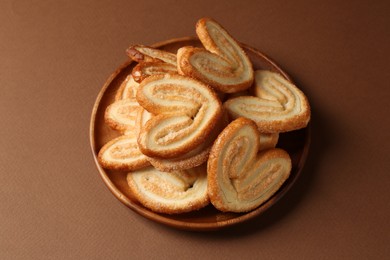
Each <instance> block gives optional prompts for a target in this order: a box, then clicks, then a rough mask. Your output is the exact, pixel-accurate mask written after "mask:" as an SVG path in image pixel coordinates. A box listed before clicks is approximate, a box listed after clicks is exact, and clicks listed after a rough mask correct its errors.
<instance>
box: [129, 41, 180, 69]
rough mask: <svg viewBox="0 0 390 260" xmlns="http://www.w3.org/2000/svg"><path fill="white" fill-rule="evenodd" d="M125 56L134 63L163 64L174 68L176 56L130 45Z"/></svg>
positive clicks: (154, 49)
mask: <svg viewBox="0 0 390 260" xmlns="http://www.w3.org/2000/svg"><path fill="white" fill-rule="evenodd" d="M126 54H127V56H129V57H130V58H131V59H132V60H134V61H136V62H161V61H163V62H165V63H169V64H171V65H174V66H176V63H177V59H176V54H173V53H171V52H167V51H163V50H159V49H156V48H152V47H148V46H144V45H132V46H130V47H129V48H127V50H126Z"/></svg>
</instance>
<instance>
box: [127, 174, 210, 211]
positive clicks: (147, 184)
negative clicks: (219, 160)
mask: <svg viewBox="0 0 390 260" xmlns="http://www.w3.org/2000/svg"><path fill="white" fill-rule="evenodd" d="M127 182H128V184H129V187H130V190H131V192H132V193H133V194H134V196H135V198H136V199H137V200H138V201H139V202H140V203H141V204H142V205H144V206H145V207H146V208H149V209H151V210H152V211H154V212H158V213H166V214H177V213H184V212H190V211H194V210H198V209H200V208H203V207H204V206H206V205H207V204H209V199H208V195H207V174H206V169H205V167H197V168H193V169H190V170H184V171H177V172H170V173H168V172H161V171H159V170H157V169H155V168H153V167H147V168H144V169H141V170H138V171H133V172H129V173H128V175H127Z"/></svg>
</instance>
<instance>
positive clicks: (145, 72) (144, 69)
mask: <svg viewBox="0 0 390 260" xmlns="http://www.w3.org/2000/svg"><path fill="white" fill-rule="evenodd" d="M166 73H170V74H177V73H178V72H177V68H176V66H175V65H172V64H169V63H165V62H141V63H139V64H137V65H136V66H135V67H134V68H133V70H132V72H131V75H132V76H133V78H134V80H135V81H136V82H138V83H141V82H142V81H143V80H144V79H146V78H147V77H149V76H151V75H159V74H166Z"/></svg>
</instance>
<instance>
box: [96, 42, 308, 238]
mask: <svg viewBox="0 0 390 260" xmlns="http://www.w3.org/2000/svg"><path fill="white" fill-rule="evenodd" d="M186 45H190V46H201V44H200V42H199V40H198V39H197V38H193V37H187V38H179V39H172V40H168V41H165V42H161V43H157V44H155V45H154V47H157V48H160V49H163V50H167V51H171V52H176V50H177V49H178V48H180V47H182V46H186ZM242 46H243V48H244V49H245V51H246V52H247V54H248V56H249V58H250V59H251V61H252V63H253V67H254V69H268V70H272V71H276V72H278V73H280V74H282V75H283V76H284V77H286V78H287V79H289V80H291V79H290V77H289V76H288V75H287V74H286V73H285V72H284V71H283V70H282V69H280V68H279V67H278V66H277V65H276V64H275V63H274V62H273V61H272V60H270V59H269V58H268V57H266V56H265V55H264V54H262V53H261V52H259V51H258V50H256V49H254V48H252V47H249V46H247V45H245V44H242ZM133 67H134V62H131V61H130V60H129V61H127V62H126V63H125V64H123V65H122V66H120V67H119V68H118V69H117V70H116V71H115V72H114V73H113V74H112V75H111V76H110V77H109V78H108V79H107V81H106V83H105V84H104V86H103V88H102V89H101V90H100V92H99V94H98V96H97V99H96V102H95V105H94V107H93V110H92V116H91V122H90V142H91V148H92V152H93V156H94V159H95V163H96V166H97V169H98V170H99V173H100V176H101V177H102V179H103V181H104V183H105V184H106V186H107V187H108V189H109V190H110V191H111V192H112V193H113V194H114V196H115V197H117V198H118V199H119V200H120V201H121V202H122V203H123V204H125V205H126V206H127V207H129V208H130V209H132V210H133V211H135V212H136V213H138V214H140V215H142V216H144V217H146V218H148V219H150V220H152V221H155V222H158V223H162V224H165V225H168V226H171V227H175V228H179V229H186V230H202V231H203V230H217V229H221V228H225V227H229V226H232V225H235V224H238V223H242V222H245V221H247V220H249V219H251V218H254V217H256V216H258V215H260V214H262V213H263V212H264V211H265V210H267V209H268V208H270V207H271V206H272V205H273V204H275V203H276V202H277V201H278V200H279V199H280V198H281V197H282V196H283V195H284V194H285V193H286V192H287V191H288V190H289V188H290V187H291V186H292V185H293V184H294V182H295V180H296V179H297V177H298V176H299V174H300V173H301V170H302V168H303V165H304V163H305V160H306V157H307V153H308V148H309V143H310V128H309V127H307V128H305V129H301V130H298V131H293V132H289V133H284V134H281V135H280V138H279V143H278V147H281V148H283V149H285V150H286V151H287V152H288V153H289V154H290V156H291V159H292V165H293V167H292V172H291V174H290V177H289V178H288V179H287V181H286V182H285V183H284V184H283V186H282V187H281V188H280V189H279V190H278V191H277V192H276V193H275V194H274V196H272V197H271V198H270V199H269V200H268V201H266V202H265V203H264V204H262V205H261V206H259V207H258V208H256V209H255V210H253V211H251V212H248V213H242V214H238V213H223V212H220V211H218V210H216V209H215V208H214V207H213V206H212V205H209V206H207V207H206V208H203V209H201V210H199V211H196V212H191V213H185V214H178V215H166V214H158V213H154V212H152V211H150V210H149V209H147V208H145V207H143V206H142V205H141V204H139V203H138V202H137V201H136V200H135V199H134V197H133V196H132V194H131V192H130V191H129V188H128V185H127V181H126V173H125V172H115V171H109V170H105V169H103V168H102V167H101V166H100V165H99V163H98V161H97V154H98V152H99V150H100V148H101V147H102V146H103V145H104V144H105V143H107V142H108V141H109V140H112V139H113V138H115V137H117V136H118V135H119V134H118V133H117V132H115V131H113V130H111V128H109V127H108V126H107V125H106V124H105V123H104V112H105V110H106V107H107V106H108V105H109V104H111V103H112V102H113V101H114V97H115V93H116V90H117V89H118V88H119V86H120V84H121V83H122V82H123V80H124V79H125V78H126V76H127V75H128V74H129V73H131V70H132V68H133Z"/></svg>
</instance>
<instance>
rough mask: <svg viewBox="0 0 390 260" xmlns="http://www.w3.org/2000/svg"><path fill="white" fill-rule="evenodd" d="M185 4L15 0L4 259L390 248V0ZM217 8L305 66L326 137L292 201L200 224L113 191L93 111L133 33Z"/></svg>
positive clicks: (1, 76) (0, 246)
mask: <svg viewBox="0 0 390 260" xmlns="http://www.w3.org/2000/svg"><path fill="white" fill-rule="evenodd" d="M114 2H115V3H114ZM182 2H184V1H173V0H164V1H162V0H159V1H131V0H130V1H108V0H107V1H92V0H91V1H24V0H13V1H12V0H1V1H0V122H1V126H0V201H1V202H0V258H1V259H129V258H135V257H138V258H139V257H141V256H142V257H144V258H170V257H172V258H173V257H177V259H191V258H192V259H195V258H204V259H206V258H209V259H217V258H222V257H226V258H238V257H240V258H242V259H246V258H251V259H254V258H261V259H270V258H272V259H298V258H299V259H384V258H385V257H386V256H388V255H390V249H389V245H388V243H389V240H390V224H389V218H390V196H389V195H390V192H389V190H390V189H389V187H388V186H389V184H390V160H389V159H390V158H389V152H390V142H389V140H390V134H389V132H390V131H389V130H390V129H389V126H390V119H389V118H390V117H389V115H388V113H389V111H390V110H389V105H388V100H389V99H390V85H389V82H390V73H389V62H390V59H389V58H390V50H389V48H390V47H389V46H390V35H389V32H390V18H389V17H390V16H389V13H390V12H389V11H390V4H388V3H389V2H388V1H367V3H364V1H360V2H357V1H356V2H355V1H339V0H336V1H322V2H316V1H309V0H299V1H219V2H214V1H210V0H197V1H193V2H192V3H186V4H184V3H182ZM340 2H341V3H340ZM203 16H210V17H213V18H215V19H216V20H218V21H219V22H220V23H222V24H223V25H224V27H225V28H227V29H228V30H229V31H230V32H231V34H232V35H234V36H235V37H236V38H237V39H239V40H240V41H242V42H244V43H247V44H249V45H251V46H253V47H255V48H257V49H259V50H261V51H263V52H264V53H266V54H268V55H269V56H270V57H271V58H273V59H274V60H275V61H276V62H277V63H278V64H279V65H280V66H281V67H282V68H283V69H285V70H286V71H287V72H288V73H289V74H290V75H291V76H292V78H293V79H294V80H295V81H296V82H297V84H298V85H299V86H300V88H301V89H302V90H303V91H304V92H305V93H306V94H307V96H308V97H309V99H310V101H311V104H312V108H313V117H312V126H313V128H312V129H313V139H312V146H311V150H310V154H309V158H308V162H307V165H306V167H305V169H304V171H303V173H302V175H301V177H300V179H299V180H298V182H297V183H296V185H295V186H294V187H293V188H292V189H291V190H290V191H289V192H288V193H287V195H286V196H285V197H283V199H282V200H281V201H280V202H279V203H278V204H277V205H275V206H274V207H272V208H271V209H270V210H269V211H268V212H266V213H265V214H263V215H262V216H260V217H258V218H256V219H255V220H253V221H251V222H249V223H248V224H246V225H241V226H238V227H234V228H231V229H228V230H224V231H218V232H211V233H194V232H184V231H178V230H175V229H172V228H168V227H165V226H162V225H160V224H156V223H153V222H151V221H149V220H146V219H144V218H142V217H140V216H139V215H137V214H135V213H134V212H132V211H131V210H129V209H127V208H126V207H124V206H123V205H122V204H121V203H120V202H119V201H118V200H117V199H116V198H115V197H114V196H113V195H112V194H111V193H110V192H109V191H108V189H107V188H106V187H105V186H104V184H103V182H102V180H101V179H100V177H99V174H98V171H97V170H96V167H95V165H94V162H93V158H92V153H91V150H90V144H89V120H90V115H91V110H92V106H93V104H94V101H95V98H96V95H97V93H98V92H99V90H100V88H101V86H102V85H103V84H104V82H105V80H106V79H107V77H108V76H109V75H110V74H111V72H113V71H114V70H115V68H116V67H118V66H119V65H120V64H122V63H123V62H124V61H125V60H126V59H127V58H126V56H125V52H124V50H125V49H126V47H127V46H128V45H130V44H132V43H142V44H152V43H154V42H158V41H162V40H166V39H170V38H174V37H182V36H188V35H195V31H194V25H195V23H196V21H197V19H198V18H200V17H203Z"/></svg>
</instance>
